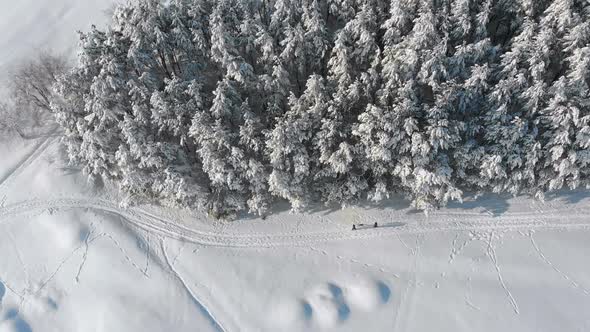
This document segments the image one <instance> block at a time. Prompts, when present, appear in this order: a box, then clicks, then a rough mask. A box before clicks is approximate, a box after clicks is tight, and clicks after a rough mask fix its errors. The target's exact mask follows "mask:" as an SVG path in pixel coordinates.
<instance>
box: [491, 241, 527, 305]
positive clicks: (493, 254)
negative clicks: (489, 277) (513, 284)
mask: <svg viewBox="0 0 590 332" xmlns="http://www.w3.org/2000/svg"><path fill="white" fill-rule="evenodd" d="M493 242H494V231H493V230H492V231H491V232H490V236H489V240H488V248H487V255H488V257H489V258H490V261H491V262H492V264H493V265H494V269H495V270H496V273H497V275H498V281H499V282H500V285H501V286H502V289H504V292H505V293H506V296H507V297H508V301H509V302H510V305H511V306H512V309H513V310H514V313H515V314H517V315H519V314H520V309H519V308H518V302H516V298H514V295H512V292H511V291H510V289H509V288H508V286H507V285H506V282H505V281H504V277H503V276H502V271H501V269H500V264H498V256H497V255H496V248H494V243H493Z"/></svg>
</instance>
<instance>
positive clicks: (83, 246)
mask: <svg viewBox="0 0 590 332" xmlns="http://www.w3.org/2000/svg"><path fill="white" fill-rule="evenodd" d="M111 3H112V1H110V0H103V1H86V0H84V1H82V0H55V1H48V0H46V1H33V0H22V1H19V2H18V3H17V2H10V1H4V2H0V26H2V27H3V31H4V32H3V34H2V35H1V36H0V72H2V71H3V70H6V69H7V68H8V66H9V64H11V63H14V61H16V60H18V59H19V58H20V57H22V56H24V55H26V54H29V53H31V52H33V51H34V50H35V49H36V48H44V47H51V48H55V49H58V50H62V49H63V50H68V49H72V47H73V44H72V43H74V42H75V38H76V35H75V33H74V31H75V30H76V29H86V28H88V24H89V21H92V22H95V23H100V22H101V21H103V20H104V17H103V16H102V13H101V11H102V10H104V9H107V8H109V6H110V4H111ZM23 18H26V19H23ZM0 156H1V157H0V332H9V331H10V332H33V331H35V332H37V331H72V332H74V331H125V332H134V331H142V332H143V331H319V330H328V331H432V330H436V331H519V332H520V331H588V330H590V315H589V314H588V313H589V312H590V266H589V265H588V263H587V261H588V256H589V255H590V242H589V241H588V239H589V236H590V216H589V212H590V192H587V191H579V192H564V193H561V194H559V195H555V196H551V197H548V199H547V201H546V202H544V203H541V202H537V201H534V200H531V199H528V198H504V197H497V196H486V197H482V198H479V199H476V200H472V201H468V202H465V203H464V204H462V205H460V204H452V205H451V206H450V207H449V208H446V209H442V210H440V211H438V212H437V213H434V214H432V215H430V216H428V217H426V216H424V215H423V214H421V213H418V212H416V211H414V210H412V209H410V208H409V207H408V205H407V203H406V202H404V201H402V200H394V201H391V202H388V203H387V204H384V205H383V206H377V207H366V208H348V209H343V210H340V209H318V211H314V212H313V213H310V214H305V215H292V214H289V212H288V211H287V209H286V208H283V209H281V207H278V209H277V210H278V211H277V213H276V214H273V215H271V216H269V217H268V218H267V219H266V220H261V219H252V218H243V219H240V220H238V221H235V222H213V221H212V220H209V219H207V218H206V217H204V216H203V215H196V214H191V213H187V212H183V211H177V210H170V209H163V208H158V207H153V206H137V207H132V208H129V209H123V208H121V207H119V202H120V197H118V196H117V195H116V194H114V193H112V192H111V191H109V190H104V189H100V188H95V187H94V186H93V185H91V184H89V183H87V181H86V179H85V177H84V176H82V174H80V172H79V171H78V170H77V169H75V168H71V167H70V166H68V165H67V164H65V162H64V160H63V158H62V157H63V153H62V151H61V148H60V144H59V138H58V137H55V136H51V135H49V136H42V137H38V138H36V139H30V140H22V139H19V138H6V137H2V138H1V139H0ZM375 221H376V222H378V223H379V225H380V226H381V227H379V228H377V229H372V228H370V229H361V230H358V231H355V232H353V231H351V230H350V228H351V225H352V223H353V222H356V223H358V222H362V223H365V224H372V223H373V222H375Z"/></svg>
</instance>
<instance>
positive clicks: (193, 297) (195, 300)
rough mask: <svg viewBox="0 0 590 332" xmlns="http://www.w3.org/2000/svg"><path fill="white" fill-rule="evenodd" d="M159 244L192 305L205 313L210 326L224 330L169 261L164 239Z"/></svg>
mask: <svg viewBox="0 0 590 332" xmlns="http://www.w3.org/2000/svg"><path fill="white" fill-rule="evenodd" d="M160 246H161V249H162V255H163V256H164V261H165V262H166V265H168V269H169V270H170V273H171V274H172V275H173V276H174V278H175V279H176V280H177V281H178V283H179V284H180V285H182V287H183V289H184V290H185V291H186V293H187V295H188V296H189V297H190V298H191V301H192V302H193V303H194V305H195V306H196V307H197V308H198V309H199V311H201V313H203V315H205V317H207V318H208V320H209V321H210V323H211V326H212V327H213V328H214V329H215V330H217V331H220V332H225V329H224V328H223V326H222V325H221V324H220V323H219V321H218V320H217V319H216V318H215V316H213V314H212V313H211V311H210V310H209V309H208V308H207V307H206V306H205V305H204V304H203V303H202V302H201V301H199V298H198V297H197V296H196V295H195V293H194V292H193V291H192V290H191V288H190V287H189V286H188V285H187V283H186V281H185V280H184V279H183V278H182V276H181V275H180V274H179V273H178V271H177V270H176V268H175V267H174V262H170V258H169V257H168V253H167V252H166V244H165V242H164V239H162V240H161V243H160Z"/></svg>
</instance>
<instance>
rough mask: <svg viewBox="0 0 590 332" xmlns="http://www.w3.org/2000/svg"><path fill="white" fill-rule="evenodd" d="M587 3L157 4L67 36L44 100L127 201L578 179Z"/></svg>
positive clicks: (424, 195) (453, 194)
mask: <svg viewBox="0 0 590 332" xmlns="http://www.w3.org/2000/svg"><path fill="white" fill-rule="evenodd" d="M589 44H590V2H589V1H586V0H481V1H473V0H391V1H389V0H170V1H166V2H161V1H159V0H143V1H133V2H130V3H128V4H125V5H121V6H119V7H118V8H117V9H116V11H115V13H114V15H113V18H112V22H111V24H110V27H109V28H108V29H106V30H99V29H97V28H93V29H91V30H90V31H87V32H81V33H80V43H79V59H78V63H77V65H76V66H75V68H74V69H73V70H72V71H71V72H69V73H68V74H67V75H65V76H63V77H61V78H60V79H59V80H58V83H57V85H56V87H55V90H56V96H55V98H54V100H53V101H52V109H53V111H54V113H55V114H56V117H57V120H58V122H59V124H60V125H61V126H62V127H63V129H64V130H65V133H66V138H65V141H66V144H67V149H68V153H69V156H70V158H71V160H72V162H74V163H77V164H79V165H81V166H83V168H84V170H85V172H86V173H87V174H89V175H90V176H91V177H92V178H95V179H103V180H111V181H114V182H115V183H117V184H119V185H120V188H121V189H122V190H123V191H125V192H127V193H128V196H129V200H130V202H133V201H135V200H143V199H149V200H152V199H156V200H159V201H162V202H166V203H168V204H176V205H179V206H185V207H191V208H194V207H204V208H206V209H208V210H209V211H210V212H212V213H213V214H214V215H215V216H218V217H220V216H223V215H225V214H227V213H232V212H236V211H241V210H248V211H250V212H252V213H258V214H264V213H265V212H266V211H267V210H268V209H269V208H270V207H271V206H272V204H273V201H275V200H277V199H286V200H288V201H289V202H290V203H291V206H292V208H293V209H294V210H296V211H302V210H305V209H306V208H307V207H309V206H310V204H315V202H318V201H321V202H324V203H327V204H354V202H357V201H359V200H365V199H370V200H375V201H378V200H381V199H385V198H387V197H388V196H389V195H390V194H392V193H401V194H403V195H406V196H407V197H408V198H410V199H411V200H412V201H413V203H414V205H415V206H416V207H417V208H419V209H424V210H429V209H433V208H437V207H440V206H443V205H445V204H446V203H447V202H448V201H449V200H461V198H462V196H463V195H464V194H468V193H469V194H470V193H478V192H496V193H511V194H515V195H516V194H530V195H534V196H536V197H539V198H542V197H543V195H544V193H546V192H548V191H552V190H557V189H560V188H563V187H567V188H577V187H588V186H589V185H590V179H589V175H590V123H589V122H590V91H589V85H590V46H589Z"/></svg>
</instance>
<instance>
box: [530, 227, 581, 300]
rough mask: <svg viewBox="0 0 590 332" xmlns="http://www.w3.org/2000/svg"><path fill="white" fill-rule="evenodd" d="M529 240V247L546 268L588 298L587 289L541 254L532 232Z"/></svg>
mask: <svg viewBox="0 0 590 332" xmlns="http://www.w3.org/2000/svg"><path fill="white" fill-rule="evenodd" d="M529 238H530V240H531V245H532V246H533V248H534V249H535V251H536V252H537V254H538V255H539V257H540V258H541V260H542V261H543V262H544V263H545V264H547V266H549V267H550V268H552V269H553V270H554V271H555V272H557V273H558V274H559V275H561V277H562V278H563V279H565V280H566V281H568V282H569V283H570V284H571V286H572V287H573V288H574V289H578V290H580V291H581V292H582V293H583V294H584V295H586V296H590V291H589V290H588V289H586V288H585V287H584V286H582V285H581V284H580V283H579V282H578V281H576V280H574V278H572V277H571V276H570V275H568V274H567V273H565V272H563V271H562V270H560V269H559V268H558V267H557V266H556V265H555V264H553V262H552V261H551V260H549V258H547V256H546V255H545V254H544V253H543V251H542V250H541V248H540V247H539V245H538V244H537V241H535V238H534V236H533V233H532V232H531V233H530V234H529Z"/></svg>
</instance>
